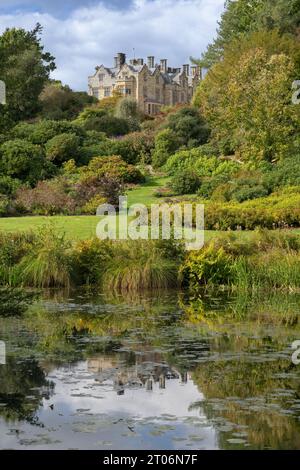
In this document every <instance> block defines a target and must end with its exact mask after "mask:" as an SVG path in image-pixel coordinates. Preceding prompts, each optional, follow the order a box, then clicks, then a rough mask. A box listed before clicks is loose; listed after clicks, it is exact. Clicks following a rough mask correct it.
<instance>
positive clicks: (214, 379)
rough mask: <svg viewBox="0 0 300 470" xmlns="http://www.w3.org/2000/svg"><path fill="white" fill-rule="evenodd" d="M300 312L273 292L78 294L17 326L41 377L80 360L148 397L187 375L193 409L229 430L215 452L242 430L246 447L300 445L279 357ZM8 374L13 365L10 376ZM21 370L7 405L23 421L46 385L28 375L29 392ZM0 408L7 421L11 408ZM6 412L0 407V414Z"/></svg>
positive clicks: (292, 384)
mask: <svg viewBox="0 0 300 470" xmlns="http://www.w3.org/2000/svg"><path fill="white" fill-rule="evenodd" d="M299 307H300V296H281V295H278V294H276V295H274V296H271V297H259V296H257V297H256V298H255V297H254V298H251V297H249V296H248V295H247V296H236V297H232V296H228V295H227V294H226V293H223V294H222V295H214V297H212V296H211V295H207V294H204V295H203V296H202V297H195V298H193V297H189V298H187V297H186V296H185V295H181V294H180V295H179V296H178V294H177V293H176V292H172V293H171V294H170V295H167V296H165V297H160V296H159V295H158V296H157V297H156V298H154V296H153V295H152V296H150V298H149V297H148V298H147V297H143V298H134V299H132V298H130V299H128V298H126V299H125V298H123V297H122V298H115V297H112V298H109V299H107V298H105V297H101V296H100V297H97V298H94V297H93V296H92V297H88V296H82V297H80V299H79V300H78V299H75V300H73V299H72V300H63V299H62V298H58V299H48V302H47V304H46V305H44V306H35V307H34V308H32V309H31V311H29V312H28V313H27V314H26V315H25V316H24V318H23V320H22V321H23V324H24V328H25V329H27V330H28V331H30V332H34V333H35V338H36V341H35V343H34V345H32V344H31V348H32V350H34V351H36V352H38V354H40V353H42V356H43V357H44V358H49V359H48V362H47V360H46V359H43V363H42V366H43V368H44V370H51V368H53V366H54V364H57V363H61V362H66V361H71V362H75V361H78V360H81V359H87V360H88V367H89V369H90V371H92V370H93V368H94V373H95V374H96V375H97V376H98V380H100V381H101V380H106V379H108V380H112V381H113V383H114V387H115V390H116V392H117V393H119V394H123V393H125V390H126V388H130V387H140V386H142V387H145V389H148V390H151V387H153V385H154V384H157V386H159V387H161V388H163V387H164V386H166V380H168V378H172V377H173V378H176V379H181V380H183V381H184V380H186V377H187V373H190V372H191V374H192V379H193V381H194V383H195V384H196V385H197V386H198V387H199V391H200V392H201V393H202V394H204V397H205V399H204V401H201V402H199V403H197V404H195V405H194V406H196V407H197V406H199V407H201V408H202V409H203V410H204V412H205V414H206V416H207V417H208V419H210V420H212V422H213V423H216V422H217V421H216V420H218V419H222V420H223V421H222V422H223V423H224V422H225V423H230V426H231V427H233V431H232V430H231V431H219V433H218V436H219V444H220V447H222V448H229V447H230V446H231V445H232V446H234V447H237V446H238V444H230V442H228V439H230V438H232V433H233V432H234V430H236V431H237V432H240V430H241V429H244V433H245V436H246V440H247V441H248V443H249V444H250V447H253V448H268V447H270V448H299V447H300V430H299V424H298V423H299V419H298V422H297V421H296V419H297V418H299V403H300V389H299V383H300V382H299V373H298V376H297V370H295V369H293V368H292V367H293V366H291V363H290V361H289V360H288V359H284V358H282V355H281V353H282V351H283V350H284V349H285V348H286V347H287V345H290V344H291V340H292V338H293V337H295V335H297V334H298V331H299V322H298V319H299V312H300V309H299ZM137 353H138V354H137ZM229 356H230V357H229ZM147 363H148V364H150V366H149V367H148V368H147V367H145V364H147ZM155 364H156V365H155ZM157 364H160V365H157ZM15 367H17V364H16V363H11V371H13V369H14V368H15ZM96 369H97V370H96ZM1 372H2V369H0V374H1ZM21 372H22V369H21V370H20V371H17V372H16V375H17V378H16V379H15V380H16V383H19V384H20V385H19V391H18V393H19V395H18V393H16V397H15V400H17V398H18V396H21V401H20V404H19V405H18V404H17V405H16V404H15V405H14V406H15V408H16V409H17V410H19V411H16V415H15V416H16V417H17V416H20V419H28V417H29V418H30V416H33V415H32V414H30V413H31V412H32V408H30V406H32V405H34V406H35V409H36V408H37V407H38V406H39V404H40V400H41V397H42V396H43V395H42V393H43V392H39V393H37V392H35V393H36V395H37V396H36V399H34V400H33V401H32V400H30V401H28V402H27V401H26V400H25V399H24V397H26V396H27V395H32V392H30V393H29V390H30V389H31V388H32V387H38V388H40V389H41V390H42V389H43V387H45V386H46V384H45V381H46V378H45V376H44V377H43V373H42V372H41V371H40V375H39V374H38V372H36V377H37V378H36V384H35V385H31V382H30V380H32V378H31V377H28V372H27V370H23V372H22V373H23V374H24V378H23V377H22V373H21ZM172 374H173V375H172ZM11 375H13V372H11ZM0 377H1V375H0ZM38 378H39V381H38ZM25 379H26V380H28V381H29V384H28V385H26V380H25ZM297 379H298V381H297ZM46 382H47V381H46ZM23 383H25V388H24V387H23ZM29 385H30V386H29ZM23 388H24V390H23ZM9 390H14V384H13V382H12V383H11V384H10V383H9V381H8V382H7V389H6V391H7V394H8V392H9ZM284 392H287V393H288V394H286V393H284ZM289 392H290V393H291V395H289ZM183 393H184V391H183ZM20 394H23V395H20ZM22 398H23V402H22ZM297 400H298V401H297ZM1 401H5V400H4V399H3V398H1ZM16 403H17V402H16ZM18 406H19V408H18ZM293 406H295V408H293ZM297 406H298V408H297ZM297 409H298V415H297ZM6 410H8V411H9V410H11V411H10V412H11V416H13V410H14V408H13V406H11V407H10V408H7V407H6ZM6 410H5V409H4V408H3V409H0V413H1V414H2V416H3V415H4V413H5V412H6ZM23 416H25V418H24V417H23ZM26 416H27V418H26ZM217 429H218V427H217Z"/></svg>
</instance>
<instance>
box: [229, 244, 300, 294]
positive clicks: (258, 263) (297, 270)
mask: <svg viewBox="0 0 300 470" xmlns="http://www.w3.org/2000/svg"><path fill="white" fill-rule="evenodd" d="M234 279H235V285H236V286H237V287H238V288H239V289H252V290H255V289H262V288H264V289H266V288H268V289H280V290H291V291H295V290H299V289H300V253H297V252H293V251H290V252H283V251H282V250H279V249H278V248H277V249H276V248H274V249H273V250H270V251H267V252H265V253H260V254H259V255H256V256H252V257H250V258H249V259H247V258H244V257H240V258H238V259H237V261H236V263H235V272H234Z"/></svg>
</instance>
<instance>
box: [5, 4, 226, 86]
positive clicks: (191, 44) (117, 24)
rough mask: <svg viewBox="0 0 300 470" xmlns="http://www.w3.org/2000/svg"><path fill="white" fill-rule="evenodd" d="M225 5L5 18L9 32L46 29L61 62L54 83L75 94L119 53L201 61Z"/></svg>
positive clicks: (175, 61)
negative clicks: (38, 26) (65, 85)
mask: <svg viewBox="0 0 300 470" xmlns="http://www.w3.org/2000/svg"><path fill="white" fill-rule="evenodd" d="M223 4H224V0H152V1H150V0H135V1H134V3H133V5H132V7H131V8H129V9H128V10H122V11H120V10H112V9H109V8H107V7H106V6H105V5H104V4H103V3H99V4H98V5H97V6H93V7H85V8H79V9H77V10H75V11H74V12H73V13H71V14H70V16H69V17H67V18H65V19H57V18H55V17H53V16H51V15H49V14H42V13H31V14H30V13H25V14H24V13H22V14H21V13H19V14H18V13H16V14H14V15H1V14H0V32H2V31H3V30H4V29H5V28H6V27H12V26H16V27H24V28H28V29H30V28H32V27H33V26H34V24H35V23H36V22H39V23H41V24H42V25H43V27H44V33H43V43H44V44H45V50H47V51H49V52H51V53H52V54H53V55H54V56H55V57H56V64H57V70H56V71H55V72H54V73H53V77H54V78H57V79H60V80H62V81H63V82H64V83H68V84H69V85H70V86H71V87H73V88H74V89H77V90H78V89H80V90H84V89H86V88H87V76H88V75H91V74H92V73H93V70H94V67H95V66H96V65H99V64H101V63H104V64H105V65H107V66H110V65H112V64H113V56H114V55H115V53H116V52H122V51H124V52H126V53H127V54H128V55H130V56H132V54H133V52H132V51H133V48H135V51H136V56H138V57H146V56H147V55H155V56H156V58H157V60H159V59H160V58H168V59H169V62H170V64H171V65H173V66H180V65H181V64H182V63H186V62H187V60H188V58H189V56H190V55H193V56H196V57H199V56H200V54H201V52H202V51H204V50H205V48H206V46H207V44H208V43H209V42H210V41H211V40H212V38H213V36H214V35H215V31H216V27H217V20H218V18H219V17H220V14H221V12H222V10H223Z"/></svg>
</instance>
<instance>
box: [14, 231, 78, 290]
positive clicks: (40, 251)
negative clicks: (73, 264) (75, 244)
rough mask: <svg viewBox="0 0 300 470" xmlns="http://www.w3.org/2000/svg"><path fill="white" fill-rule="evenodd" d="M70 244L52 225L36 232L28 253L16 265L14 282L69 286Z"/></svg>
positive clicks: (42, 285) (29, 284) (45, 285)
mask: <svg viewBox="0 0 300 470" xmlns="http://www.w3.org/2000/svg"><path fill="white" fill-rule="evenodd" d="M69 248H70V244H69V243H68V242H67V241H66V240H65V238H64V235H59V234H58V233H57V232H56V231H55V229H54V227H53V226H51V225H49V226H45V227H43V228H42V229H41V230H40V231H38V232H37V236H36V239H35V241H34V243H33V244H32V245H31V247H30V249H29V251H28V253H27V254H26V255H25V256H24V257H23V258H22V260H21V262H20V263H19V265H18V269H17V276H16V282H17V283H18V284H23V285H26V286H31V287H67V288H68V287H69V286H70V257H69Z"/></svg>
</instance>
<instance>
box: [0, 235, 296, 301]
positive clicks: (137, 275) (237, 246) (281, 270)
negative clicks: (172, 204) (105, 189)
mask: <svg viewBox="0 0 300 470" xmlns="http://www.w3.org/2000/svg"><path fill="white" fill-rule="evenodd" d="M246 235H247V234H244V236H243V237H241V236H240V234H239V233H233V232H232V233H225V234H220V233H219V234H218V235H217V236H216V235H215V236H214V237H213V238H211V240H210V241H208V242H207V243H206V245H205V247H204V248H203V249H201V250H197V251H190V252H185V250H184V245H183V244H181V243H177V242H172V241H143V240H138V241H122V242H121V241H119V242H111V241H100V240H98V239H96V238H91V239H89V240H82V241H77V242H73V243H72V242H71V241H70V240H68V239H67V238H65V237H64V236H63V235H61V234H59V233H57V231H56V230H55V229H53V227H46V228H44V229H42V230H40V231H38V232H36V233H32V232H31V233H20V232H19V233H15V234H4V233H2V234H1V235H0V285H11V286H15V287H16V286H26V287H27V286H28V287H67V288H68V287H70V286H72V285H73V286H81V285H87V284H88V285H91V286H97V287H98V288H100V289H106V290H116V291H118V292H129V291H135V292H138V291H143V290H148V289H160V288H169V287H179V286H181V287H183V288H186V289H188V290H190V291H195V292H197V291H198V289H203V288H204V289H209V288H216V287H217V288H226V289H234V290H262V289H275V290H285V291H289V290H290V291H297V290H299V288H300V236H299V235H298V234H296V233H291V232H290V231H281V232H278V231H268V230H261V231H255V232H252V233H251V236H246Z"/></svg>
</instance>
